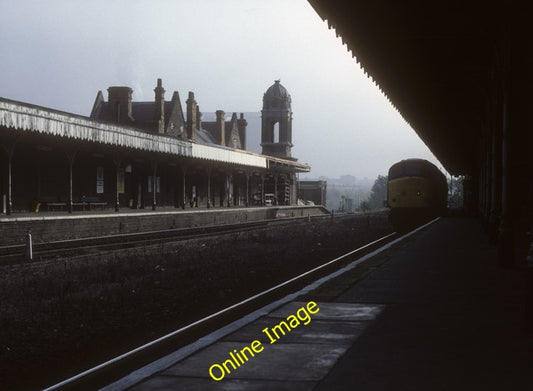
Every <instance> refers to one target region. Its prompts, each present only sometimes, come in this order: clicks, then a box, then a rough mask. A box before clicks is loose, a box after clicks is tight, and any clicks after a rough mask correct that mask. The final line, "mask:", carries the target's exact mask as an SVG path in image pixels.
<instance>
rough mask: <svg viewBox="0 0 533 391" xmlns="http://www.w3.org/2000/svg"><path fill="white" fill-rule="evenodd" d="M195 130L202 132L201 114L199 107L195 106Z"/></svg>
mask: <svg viewBox="0 0 533 391" xmlns="http://www.w3.org/2000/svg"><path fill="white" fill-rule="evenodd" d="M196 130H198V131H200V130H202V113H201V112H200V106H199V105H196Z"/></svg>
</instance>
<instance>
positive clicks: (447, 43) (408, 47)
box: [308, 0, 525, 174]
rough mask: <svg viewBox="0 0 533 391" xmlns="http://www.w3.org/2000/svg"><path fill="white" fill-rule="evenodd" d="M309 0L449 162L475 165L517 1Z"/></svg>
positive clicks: (453, 169) (451, 166) (456, 169)
mask: <svg viewBox="0 0 533 391" xmlns="http://www.w3.org/2000/svg"><path fill="white" fill-rule="evenodd" d="M308 1H309V3H310V4H311V5H312V6H313V7H314V8H315V10H316V11H317V13H318V14H319V15H320V16H321V17H322V19H324V20H327V21H328V24H329V25H330V27H332V28H334V29H335V30H336V32H337V34H338V35H339V36H340V37H341V38H342V40H343V42H344V43H345V44H346V45H347V47H348V49H349V50H350V51H351V52H352V54H353V56H354V57H355V58H356V60H357V61H358V62H360V64H361V66H362V68H363V69H364V70H365V72H367V73H368V74H369V75H370V76H371V77H372V78H373V80H374V81H375V83H376V84H377V85H378V87H379V88H380V89H381V90H382V91H383V92H384V94H385V95H386V96H387V97H388V99H389V100H390V101H391V102H392V104H393V105H394V106H395V107H396V108H397V109H398V110H399V112H400V113H401V114H402V116H403V117H404V118H405V120H406V121H407V122H408V123H409V124H410V125H411V126H412V127H413V129H414V130H415V131H416V132H417V133H418V135H419V136H420V138H421V139H422V140H423V141H424V142H425V143H426V145H427V146H428V147H429V148H430V149H431V150H432V152H433V153H434V154H435V156H436V157H437V158H438V159H439V160H440V161H441V163H442V164H443V165H444V166H445V167H446V169H447V170H448V171H449V172H450V173H453V174H467V173H470V172H472V170H473V169H474V165H475V158H476V156H475V155H476V148H477V147H478V144H479V137H480V134H481V129H482V127H483V126H484V123H483V121H484V118H486V110H487V97H488V96H489V95H490V93H491V91H490V88H489V86H490V84H491V78H493V77H494V69H493V64H494V58H495V56H498V53H497V52H496V47H497V45H498V44H499V43H501V42H500V41H501V40H502V37H505V36H506V34H507V32H506V31H503V30H505V29H509V28H511V29H516V28H522V29H523V28H524V27H522V26H521V24H520V19H521V16H520V9H517V8H516V7H515V6H516V4H514V5H508V6H506V7H492V6H491V3H487V2H479V1H452V2H440V3H438V2H437V3H435V2H431V1H419V0H416V1H413V0H411V1H394V2H393V1H388V2H383V1H345V0H308ZM509 20H511V21H514V22H511V23H509ZM504 26H507V27H504ZM518 26H521V27H518ZM517 35H519V34H516V33H515V36H517ZM524 38H525V37H524Z"/></svg>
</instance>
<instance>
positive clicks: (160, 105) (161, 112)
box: [154, 79, 165, 133]
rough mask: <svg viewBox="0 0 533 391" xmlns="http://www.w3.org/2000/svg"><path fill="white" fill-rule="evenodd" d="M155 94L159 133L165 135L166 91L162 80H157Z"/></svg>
mask: <svg viewBox="0 0 533 391" xmlns="http://www.w3.org/2000/svg"><path fill="white" fill-rule="evenodd" d="M154 92H155V114H154V116H155V118H154V119H155V120H156V121H157V122H158V133H165V89H164V88H163V82H162V80H161V79H157V87H155V88H154Z"/></svg>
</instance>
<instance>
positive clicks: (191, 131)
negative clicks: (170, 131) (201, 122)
mask: <svg viewBox="0 0 533 391" xmlns="http://www.w3.org/2000/svg"><path fill="white" fill-rule="evenodd" d="M186 103H187V138H188V139H189V140H191V141H192V142H196V115H197V113H196V109H197V106H198V105H197V103H196V101H195V100H194V92H192V91H189V99H187V102H186Z"/></svg>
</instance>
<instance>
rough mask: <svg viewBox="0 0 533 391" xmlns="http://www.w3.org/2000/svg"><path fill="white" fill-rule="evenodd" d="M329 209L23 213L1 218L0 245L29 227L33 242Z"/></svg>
mask: <svg viewBox="0 0 533 391" xmlns="http://www.w3.org/2000/svg"><path fill="white" fill-rule="evenodd" d="M327 213H329V212H328V211H327V210H326V209H325V208H323V207H321V206H283V207H263V208H234V209H201V210H185V211H182V210H175V211H153V212H124V213H109V212H107V213H101V214H91V215H89V214H81V213H80V214H72V215H68V214H54V215H37V214H35V215H24V216H17V215H14V216H9V217H7V216H6V217H2V218H0V245H11V244H22V243H24V241H25V234H26V232H27V231H28V229H29V230H31V234H32V239H33V241H34V243H39V242H49V241H55V240H65V239H76V238H85V237H94V236H106V235H117V234H124V233H134V232H148V231H159V230H165V229H173V228H188V227H200V226H206V225H219V224H231V223H239V222H246V221H259V220H267V219H276V218H284V217H305V216H309V215H310V216H316V215H323V214H327Z"/></svg>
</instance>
